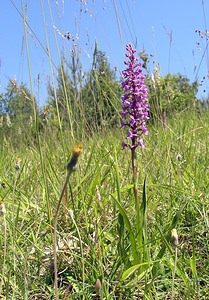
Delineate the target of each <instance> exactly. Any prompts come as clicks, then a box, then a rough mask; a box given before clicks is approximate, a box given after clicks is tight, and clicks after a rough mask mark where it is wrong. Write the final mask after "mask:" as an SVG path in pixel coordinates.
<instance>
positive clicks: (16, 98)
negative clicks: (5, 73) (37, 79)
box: [0, 80, 37, 145]
mask: <svg viewBox="0 0 209 300" xmlns="http://www.w3.org/2000/svg"><path fill="white" fill-rule="evenodd" d="M34 101H35V100H34V99H33V98H32V95H31V93H30V91H29V89H28V88H27V87H26V85H25V84H24V83H22V84H21V85H20V86H18V85H17V83H16V82H15V81H13V80H10V81H9V83H8V85H7V87H6V90H5V92H4V93H2V94H1V95H0V116H1V125H2V126H1V137H2V138H3V136H4V135H6V136H8V137H10V138H11V140H12V141H13V145H14V144H15V145H17V144H19V141H23V140H27V139H29V136H30V135H31V133H32V131H33V130H34V127H35V124H34V122H33V120H34ZM35 109H37V107H36V104H35ZM32 127H33V128H32Z"/></svg>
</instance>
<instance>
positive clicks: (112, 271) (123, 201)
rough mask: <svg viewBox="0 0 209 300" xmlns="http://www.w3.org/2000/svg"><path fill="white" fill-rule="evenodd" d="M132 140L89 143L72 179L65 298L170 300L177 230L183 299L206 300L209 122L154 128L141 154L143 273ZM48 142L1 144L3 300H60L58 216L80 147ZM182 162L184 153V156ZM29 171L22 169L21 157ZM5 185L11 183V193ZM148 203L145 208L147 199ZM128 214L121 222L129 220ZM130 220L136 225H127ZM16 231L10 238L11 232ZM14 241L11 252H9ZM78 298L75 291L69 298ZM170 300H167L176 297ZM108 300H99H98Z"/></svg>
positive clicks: (63, 251)
mask: <svg viewBox="0 0 209 300" xmlns="http://www.w3.org/2000/svg"><path fill="white" fill-rule="evenodd" d="M121 139H122V132H119V131H118V132H117V133H116V132H114V133H112V132H109V133H108V134H105V135H102V134H101V135H98V134H97V135H96V134H95V136H93V137H92V138H89V139H84V138H83V140H82V143H83V145H84V152H83V154H82V156H81V157H80V158H79V168H78V170H77V172H76V173H75V174H73V176H72V177H71V179H70V185H69V189H68V193H67V194H66V195H65V198H64V199H63V202H62V208H61V212H60V215H59V222H58V237H59V252H58V270H59V272H60V275H59V278H60V288H59V290H60V295H61V299H63V298H64V296H63V295H64V294H65V293H66V294H67V293H69V294H68V298H66V299H96V295H95V283H96V280H97V278H99V279H100V280H101V282H102V295H101V299H134V295H135V297H136V299H140V296H142V295H145V298H144V299H156V298H157V299H169V295H171V286H172V271H173V265H174V261H173V258H174V251H173V249H172V247H171V245H170V243H169V242H166V238H167V240H169V234H170V230H171V229H172V227H173V226H175V227H176V228H177V230H178V233H179V240H180V245H179V247H178V264H177V271H176V276H175V284H174V290H175V293H177V299H180V297H182V299H206V298H204V297H206V293H207V282H208V280H209V279H208V271H209V269H208V268H209V267H208V238H207V232H208V180H207V178H208V171H209V169H208V166H209V161H208V160H209V155H208V120H207V116H205V115H203V116H201V117H198V116H194V115H192V114H187V115H186V114H183V113H182V114H179V115H178V116H174V117H173V119H172V121H168V124H167V129H163V128H162V127H161V126H155V127H152V126H151V125H150V134H149V136H148V137H147V138H146V142H145V145H146V147H145V149H143V151H141V150H140V149H139V151H138V173H139V178H138V186H139V197H140V198H142V190H143V181H144V178H145V176H147V179H146V196H147V215H146V216H144V220H146V222H147V229H146V231H145V232H144V238H145V242H144V248H143V251H141V249H138V251H139V252H141V253H142V258H141V260H140V262H142V261H143V262H145V266H144V267H143V266H140V267H136V268H134V269H133V270H130V272H131V271H133V274H132V273H130V272H129V271H128V272H127V273H124V271H125V270H128V269H129V268H130V267H131V266H133V265H134V257H133V256H134V255H133V251H132V250H133V249H132V245H133V240H131V236H132V234H133V237H134V239H135V240H137V238H136V235H137V233H136V227H135V210H134V198H133V194H132V185H131V184H132V179H131V170H130V153H129V152H128V150H124V151H122V150H121V147H120V143H121ZM64 141H65V145H64V146H61V143H60V142H59V141H58V140H54V139H53V138H48V139H46V137H44V136H42V137H40V146H39V147H37V146H26V145H22V147H21V149H19V150H18V151H16V150H15V149H13V148H12V147H11V145H10V143H9V141H7V139H6V138H5V141H4V143H2V145H1V155H0V159H1V169H0V179H1V188H0V197H1V201H2V202H4V203H5V205H6V222H4V218H3V215H1V217H0V218H1V219H0V221H1V223H0V225H1V230H2V234H1V236H0V243H1V248H2V249H3V248H4V247H6V248H5V251H6V253H5V254H6V257H5V258H4V255H3V253H2V254H1V256H0V266H1V269H2V272H1V273H2V274H1V277H0V283H1V288H2V292H1V293H0V294H1V295H4V296H2V297H3V299H4V298H5V299H16V300H17V299H53V297H54V296H53V295H54V287H53V267H52V261H53V230H52V227H51V226H52V223H53V215H54V212H55V208H56V203H57V200H58V198H59V194H60V192H61V189H62V185H63V183H64V180H65V175H66V174H65V166H66V163H67V161H66V158H67V159H68V158H69V156H70V149H71V148H72V146H73V142H71V141H70V140H69V139H68V137H67V134H66V138H65V133H64ZM177 155H180V156H179V157H177ZM17 157H20V158H21V160H22V161H21V167H20V169H19V170H16V169H15V161H16V158H17ZM4 184H5V185H4ZM140 201H141V200H140ZM119 211H120V214H119ZM126 218H127V219H126ZM4 229H5V231H6V235H5V233H4V234H3V232H4ZM5 243H6V244H5ZM68 290H69V291H68ZM166 297H167V298H166ZM98 299H99V298H98Z"/></svg>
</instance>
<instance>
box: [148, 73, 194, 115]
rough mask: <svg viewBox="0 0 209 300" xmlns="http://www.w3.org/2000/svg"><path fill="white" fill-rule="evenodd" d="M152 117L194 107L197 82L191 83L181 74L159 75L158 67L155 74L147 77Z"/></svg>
mask: <svg viewBox="0 0 209 300" xmlns="http://www.w3.org/2000/svg"><path fill="white" fill-rule="evenodd" d="M147 85H148V88H149V104H150V113H151V117H157V118H160V119H161V117H162V114H163V113H166V115H172V114H174V113H176V112H181V111H183V110H185V109H191V108H194V107H195V106H196V104H197V99H196V94H197V90H198V84H197V82H193V83H190V81H189V79H188V78H187V77H185V76H183V75H181V74H177V75H171V74H167V75H166V76H165V77H161V76H160V75H159V71H158V68H156V69H155V73H154V75H153V76H152V77H151V78H150V77H148V78H147Z"/></svg>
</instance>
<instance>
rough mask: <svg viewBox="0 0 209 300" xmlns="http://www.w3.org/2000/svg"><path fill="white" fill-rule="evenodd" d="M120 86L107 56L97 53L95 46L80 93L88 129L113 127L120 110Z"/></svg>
mask: <svg viewBox="0 0 209 300" xmlns="http://www.w3.org/2000/svg"><path fill="white" fill-rule="evenodd" d="M120 97H121V86H120V84H119V83H118V82H117V81H116V79H115V72H114V71H113V70H112V69H111V68H110V64H109V63H108V61H107V56H106V54H105V53H104V52H102V51H99V50H98V48H97V44H96V45H95V51H94V56H93V64H92V69H91V70H90V71H89V72H88V73H87V78H86V82H85V85H84V87H83V89H82V92H81V98H82V103H83V107H84V109H85V116H86V122H87V126H88V127H94V128H99V127H102V126H109V125H114V124H115V123H116V122H117V120H118V116H119V114H118V110H119V109H120V108H119V107H120V101H119V100H120Z"/></svg>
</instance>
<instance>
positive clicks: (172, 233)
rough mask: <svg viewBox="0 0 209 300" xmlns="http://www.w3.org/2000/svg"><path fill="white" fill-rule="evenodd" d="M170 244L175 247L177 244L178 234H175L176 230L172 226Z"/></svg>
mask: <svg viewBox="0 0 209 300" xmlns="http://www.w3.org/2000/svg"><path fill="white" fill-rule="evenodd" d="M171 244H172V245H173V246H174V247H177V246H178V244H179V239H178V234H177V230H176V229H175V228H173V229H172V230H171Z"/></svg>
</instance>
